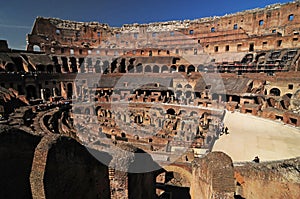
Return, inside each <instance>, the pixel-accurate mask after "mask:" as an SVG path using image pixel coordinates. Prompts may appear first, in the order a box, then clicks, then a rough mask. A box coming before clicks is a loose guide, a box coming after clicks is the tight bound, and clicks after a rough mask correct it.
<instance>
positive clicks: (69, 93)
mask: <svg viewBox="0 0 300 199" xmlns="http://www.w3.org/2000/svg"><path fill="white" fill-rule="evenodd" d="M72 95H73V83H68V84H67V98H69V99H70V98H72Z"/></svg>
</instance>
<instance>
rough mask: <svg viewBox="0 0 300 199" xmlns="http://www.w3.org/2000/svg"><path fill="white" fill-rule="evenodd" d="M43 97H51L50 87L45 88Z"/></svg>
mask: <svg viewBox="0 0 300 199" xmlns="http://www.w3.org/2000/svg"><path fill="white" fill-rule="evenodd" d="M44 97H45V99H46V100H49V98H50V97H51V90H50V88H45V92H44Z"/></svg>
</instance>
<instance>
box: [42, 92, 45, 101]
mask: <svg viewBox="0 0 300 199" xmlns="http://www.w3.org/2000/svg"><path fill="white" fill-rule="evenodd" d="M44 90H45V89H41V98H42V100H43V101H45V96H44Z"/></svg>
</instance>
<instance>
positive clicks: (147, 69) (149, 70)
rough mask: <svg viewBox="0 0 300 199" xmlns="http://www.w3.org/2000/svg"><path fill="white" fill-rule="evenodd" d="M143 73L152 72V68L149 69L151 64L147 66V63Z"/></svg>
mask: <svg viewBox="0 0 300 199" xmlns="http://www.w3.org/2000/svg"><path fill="white" fill-rule="evenodd" d="M144 71H145V73H151V72H152V70H151V66H149V65H147V66H146V67H145V70H144Z"/></svg>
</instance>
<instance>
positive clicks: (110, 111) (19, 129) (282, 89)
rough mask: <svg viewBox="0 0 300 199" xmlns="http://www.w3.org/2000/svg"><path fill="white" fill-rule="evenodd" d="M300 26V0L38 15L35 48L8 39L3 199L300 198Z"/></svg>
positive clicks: (1, 116)
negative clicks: (208, 11) (188, 16)
mask: <svg viewBox="0 0 300 199" xmlns="http://www.w3.org/2000/svg"><path fill="white" fill-rule="evenodd" d="M299 33H300V2H299V1H294V2H291V3H287V4H275V5H270V6H267V7H265V8H262V9H254V10H247V11H243V12H238V13H235V14H230V15H226V16H222V17H209V18H201V19H196V20H185V21H169V22H157V23H150V24H129V25H127V24H126V25H123V26H122V27H110V26H109V25H107V24H101V23H98V22H89V23H87V22H74V21H67V20H61V19H56V18H44V17H37V18H36V20H35V22H34V25H33V28H32V31H31V33H29V34H28V35H27V42H28V45H27V50H24V51H22V50H13V49H10V48H9V47H8V45H7V42H6V41H0V61H1V62H0V75H1V78H0V85H1V87H0V142H1V145H0V148H1V150H0V160H1V165H0V167H1V172H0V176H1V177H0V185H1V189H0V198H36V199H37V198H101V199H110V198H113V199H119V198H129V199H148V198H149V199H155V198H157V199H163V198H172V199H177V198H178V199H189V198H191V199H198V198H199V199H200V198H201V199H202V198H203V199H208V198H214V199H221V198H222V199H225V198H246V199H258V198H259V199H260V198H263V199H264V198H266V199H268V198H278V199H283V198H292V199H298V198H300V177H299V176H300V175H299V174H300V158H299V157H300V145H299V141H300V130H299V128H300V72H299V70H300V44H299V41H298V39H299ZM224 129H225V130H224ZM255 156H258V157H259V158H260V162H253V161H252V160H253V158H254V157H255Z"/></svg>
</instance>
